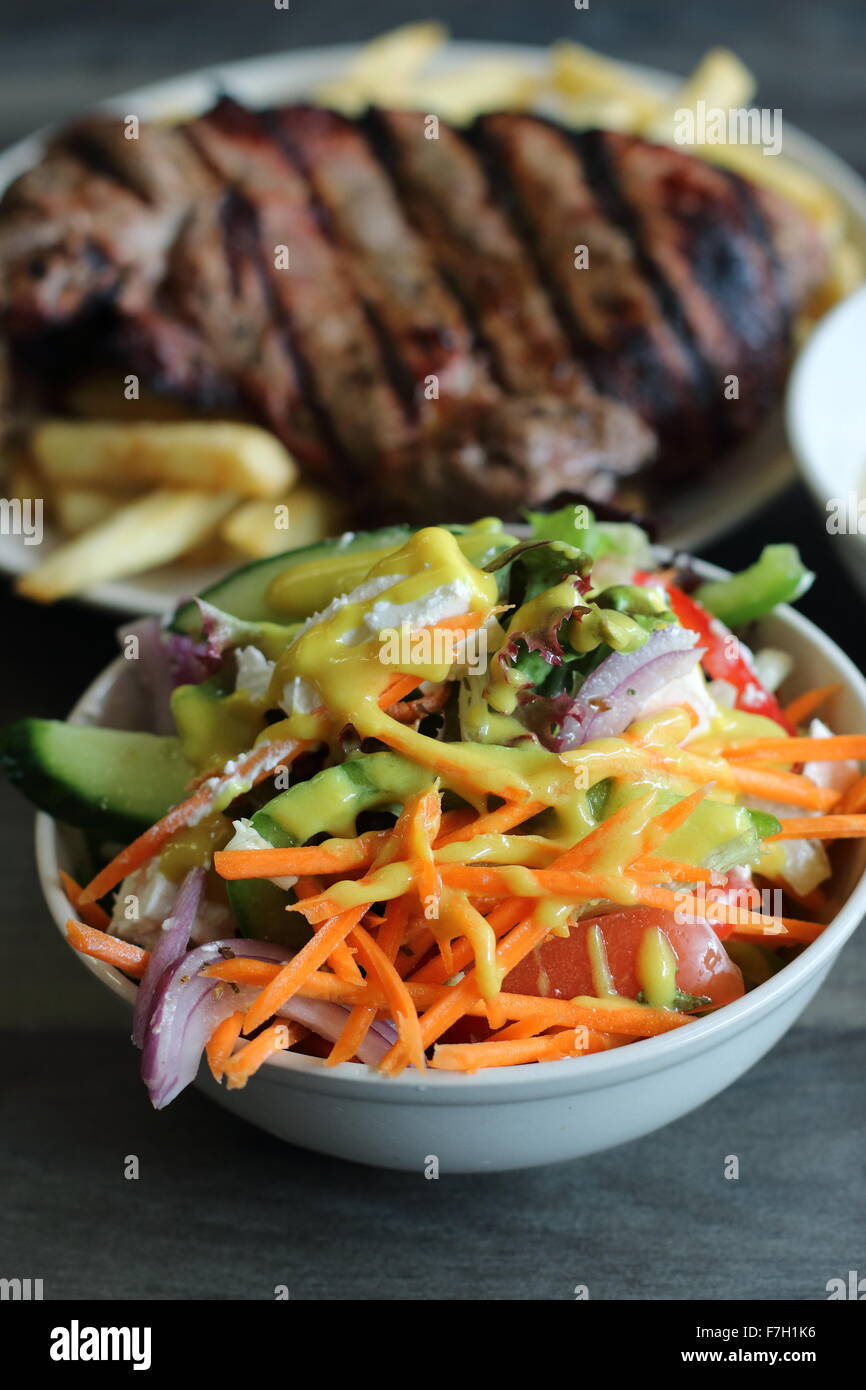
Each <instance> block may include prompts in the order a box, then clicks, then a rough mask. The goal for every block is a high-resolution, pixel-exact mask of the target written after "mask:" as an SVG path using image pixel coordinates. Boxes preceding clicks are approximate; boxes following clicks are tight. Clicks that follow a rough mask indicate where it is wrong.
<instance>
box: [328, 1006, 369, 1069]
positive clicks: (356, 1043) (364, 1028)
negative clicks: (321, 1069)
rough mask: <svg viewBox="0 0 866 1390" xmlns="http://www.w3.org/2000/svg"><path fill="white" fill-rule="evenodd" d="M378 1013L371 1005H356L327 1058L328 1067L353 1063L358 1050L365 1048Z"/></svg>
mask: <svg viewBox="0 0 866 1390" xmlns="http://www.w3.org/2000/svg"><path fill="white" fill-rule="evenodd" d="M376 1013H377V1010H376V1009H375V1008H373V1007H372V1006H371V1005H370V1004H355V1005H354V1006H353V1008H352V1011H351V1013H350V1014H349V1017H348V1018H347V1019H346V1022H345V1023H344V1024H343V1028H342V1031H341V1033H340V1036H339V1037H338V1039H337V1041H336V1042H335V1043H334V1045H333V1047H332V1048H331V1050H330V1052H329V1053H328V1055H327V1057H326V1058H325V1066H326V1067H338V1066H339V1065H340V1063H341V1062H349V1061H351V1059H352V1058H353V1057H354V1056H355V1053H356V1052H357V1051H358V1048H359V1047H362V1046H363V1043H364V1039H365V1038H366V1036H367V1034H368V1033H369V1031H370V1024H371V1023H372V1022H373V1020H374V1019H375V1017H376Z"/></svg>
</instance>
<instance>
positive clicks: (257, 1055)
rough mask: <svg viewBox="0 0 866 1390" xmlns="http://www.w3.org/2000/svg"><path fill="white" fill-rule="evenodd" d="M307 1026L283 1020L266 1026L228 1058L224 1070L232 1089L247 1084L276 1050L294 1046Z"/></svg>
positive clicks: (281, 1050) (284, 1049)
mask: <svg viewBox="0 0 866 1390" xmlns="http://www.w3.org/2000/svg"><path fill="white" fill-rule="evenodd" d="M306 1031H307V1030H306V1029H305V1028H299V1027H298V1026H297V1025H296V1024H293V1023H286V1022H285V1021H284V1020H281V1021H279V1022H276V1023H272V1024H271V1025H270V1027H269V1028H265V1029H264V1030H263V1031H262V1032H261V1033H259V1035H258V1037H255V1038H253V1040H252V1042H248V1043H247V1044H246V1045H245V1046H244V1047H242V1048H241V1049H240V1051H239V1052H235V1053H234V1054H233V1055H232V1056H231V1057H228V1058H227V1059H226V1062H225V1065H224V1068H223V1072H224V1075H225V1078H226V1085H227V1087H228V1089H229V1090H230V1091H235V1090H239V1089H240V1088H241V1087H242V1086H246V1084H247V1082H248V1081H249V1079H250V1077H251V1076H254V1075H255V1073H256V1072H257V1071H258V1069H259V1067H260V1066H261V1065H262V1063H263V1062H266V1061H267V1060H268V1058H269V1057H273V1055H274V1053H275V1052H285V1051H287V1049H288V1048H290V1047H294V1045H295V1043H296V1042H299V1041H300V1039H301V1038H302V1037H304V1036H305V1035H306Z"/></svg>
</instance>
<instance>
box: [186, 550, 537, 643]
mask: <svg viewBox="0 0 866 1390" xmlns="http://www.w3.org/2000/svg"><path fill="white" fill-rule="evenodd" d="M497 525H498V523H497ZM445 529H446V530H448V531H451V532H452V533H453V534H454V535H455V536H457V537H458V540H459V544H460V548H461V550H462V551H463V553H464V554H465V555H466V556H467V558H468V559H470V560H471V561H472V563H473V564H475V565H478V566H479V567H481V566H483V565H486V564H487V563H488V562H489V561H490V560H491V559H492V558H493V557H494V555H497V554H499V552H500V551H502V550H507V549H508V547H509V546H511V545H513V544H514V537H513V536H509V535H506V533H505V532H504V531H503V530H502V529H501V528H499V529H493V526H492V525H491V524H489V523H488V524H484V523H481V524H477V525H474V526H448V527H446V528H445ZM411 534H412V528H411V527H409V526H386V527H383V528H382V529H381V530H379V531H357V532H355V533H354V534H351V536H348V537H347V536H342V537H339V538H337V539H335V540H327V541H321V542H319V543H318V544H317V545H307V546H304V547H303V548H302V549H300V550H288V551H286V552H285V553H284V554H282V555H272V556H270V557H269V558H268V559H267V560H253V561H251V563H250V564H248V565H243V566H241V568H240V569H237V570H235V571H234V573H232V574H230V575H227V576H226V578H225V579H221V580H220V581H219V582H218V583H216V584H213V585H211V587H210V588H209V589H205V590H204V592H203V593H202V595H201V597H202V598H203V599H205V600H206V602H208V603H211V604H213V606H214V607H215V608H220V609H222V611H223V612H224V613H230V614H231V615H232V617H235V618H241V619H243V620H244V621H246V622H274V623H289V622H299V621H302V620H303V619H304V618H308V617H310V615H311V614H312V613H319V612H321V610H322V609H323V608H325V607H327V605H328V604H329V603H330V601H331V599H332V598H334V597H335V595H337V594H342V593H346V592H348V591H349V590H350V589H353V588H354V587H355V586H356V585H357V584H358V583H360V581H361V580H362V579H363V578H364V575H365V574H366V573H367V571H368V570H369V569H370V567H371V566H372V565H373V564H375V562H376V560H377V559H379V558H381V556H382V555H383V554H386V553H388V552H389V551H394V550H399V548H400V546H402V545H405V543H406V541H407V540H408V539H409V537H410V535H411ZM282 575H286V583H285V584H284V585H280V589H281V594H280V599H279V603H277V604H275V603H274V602H272V595H270V594H269V592H268V591H269V590H270V588H271V585H272V584H273V582H274V581H275V580H277V579H279V578H280V576H282ZM171 627H172V630H173V631H175V632H187V633H191V634H193V635H195V634H197V633H198V632H199V630H200V627H201V618H200V614H199V610H198V608H197V607H196V605H195V604H194V603H192V602H190V603H185V604H183V605H182V606H181V607H180V608H179V609H178V611H177V613H176V614H175V616H174V619H173V621H172V623H171Z"/></svg>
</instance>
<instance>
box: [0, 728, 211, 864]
mask: <svg viewBox="0 0 866 1390" xmlns="http://www.w3.org/2000/svg"><path fill="white" fill-rule="evenodd" d="M0 769H2V771H3V772H5V774H6V776H7V777H8V778H9V780H10V782H12V783H14V785H15V786H17V787H20V789H21V791H23V793H24V795H25V796H26V797H28V799H29V800H30V801H32V802H33V804H34V805H35V806H38V807H39V809H40V810H41V811H47V812H48V814H49V815H51V816H54V817H56V819H57V820H60V821H65V822H66V823H67V824H68V825H77V826H81V827H82V828H83V829H87V830H95V831H98V832H99V833H101V834H103V835H106V836H109V837H110V838H112V839H114V838H117V839H119V840H131V839H134V838H135V836H136V835H138V834H140V833H141V831H142V830H145V829H146V828H147V827H148V826H149V825H152V824H153V822H154V821H156V820H159V818H160V817H161V816H163V815H165V813H166V811H167V810H168V809H169V807H170V806H174V805H176V804H177V802H179V801H182V800H183V798H184V795H185V788H186V786H187V784H188V782H189V781H190V779H191V778H192V776H193V770H192V768H191V767H190V765H189V763H188V762H187V761H186V759H185V758H184V756H183V752H182V749H181V745H180V740H179V739H177V738H164V737H162V736H160V735H157V734H142V733H128V732H126V731H124V730H120V729H96V728H91V727H90V726H89V725H86V724H66V723H64V722H63V720H59V719H21V720H19V721H18V722H17V723H16V724H10V725H9V726H8V727H7V728H6V729H4V730H3V731H2V732H0Z"/></svg>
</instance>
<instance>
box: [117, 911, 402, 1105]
mask: <svg viewBox="0 0 866 1390" xmlns="http://www.w3.org/2000/svg"><path fill="white" fill-rule="evenodd" d="M293 954H294V952H292V951H290V950H289V949H288V947H286V946H279V945H277V944H276V943H274V942H269V941H250V940H247V939H246V938H244V937H238V938H231V939H229V940H224V941H209V942H207V943H206V944H205V945H203V946H197V947H196V948H195V949H194V950H192V951H188V952H187V953H186V954H185V955H184V956H183V957H182V958H181V959H180V960H179V961H176V962H175V963H174V965H172V966H170V967H169V968H168V969H163V971H162V973H161V975H160V977H159V979H158V983H157V990H156V1001H155V1003H154V1006H153V1010H152V1012H151V1016H150V1022H149V1026H148V1028H147V1032H146V1037H145V1042H144V1047H143V1050H142V1058H141V1075H142V1079H143V1081H144V1084H145V1086H146V1087H147V1091H148V1094H149V1096H150V1099H151V1102H152V1104H153V1106H154V1108H155V1109H156V1110H161V1109H163V1108H164V1107H165V1106H166V1105H168V1104H169V1103H170V1102H171V1101H172V1100H174V1099H175V1097H176V1096H178V1095H179V1094H180V1092H181V1091H182V1090H184V1088H185V1087H187V1086H188V1085H189V1084H190V1083H191V1082H192V1081H194V1080H195V1077H196V1074H197V1072H198V1069H199V1065H200V1063H201V1057H202V1052H203V1051H204V1047H205V1044H206V1043H207V1041H208V1039H209V1038H210V1036H211V1034H212V1033H213V1031H214V1029H215V1028H216V1026H217V1024H218V1023H220V1022H221V1021H222V1019H224V1018H227V1017H228V1015H229V1014H232V1013H234V1012H235V1010H236V1009H246V1008H248V1007H249V1005H250V1004H251V1003H252V1001H253V999H254V998H255V991H253V990H251V989H238V988H236V987H234V986H232V985H231V984H228V983H226V982H225V981H223V980H216V979H213V978H209V977H208V976H202V975H200V974H199V971H201V970H203V969H204V967H205V966H206V965H212V964H213V963H214V962H215V961H217V960H219V959H221V958H225V957H228V956H244V957H247V958H249V959H252V960H271V961H287V960H291V958H292V955H293ZM279 1015H280V1017H283V1018H290V1019H293V1020H294V1021H296V1022H298V1023H301V1024H303V1025H304V1026H305V1027H307V1028H309V1029H311V1031H312V1032H314V1033H317V1034H318V1035H319V1036H320V1037H323V1038H326V1039H328V1040H329V1041H331V1042H334V1041H336V1039H337V1038H338V1037H339V1035H340V1033H341V1032H342V1029H343V1026H344V1024H345V1022H346V1019H347V1018H348V1016H349V1010H348V1009H347V1008H344V1006H343V1005H342V1004H333V1003H330V1002H329V1001H327V1000H324V999H305V998H303V997H302V996H300V995H296V996H295V998H294V999H290V1000H289V1002H288V1003H287V1004H285V1005H284V1006H283V1008H282V1009H280V1010H279ZM396 1039H397V1031H396V1029H395V1028H394V1027H393V1025H392V1024H391V1023H388V1022H386V1021H379V1020H375V1021H374V1022H373V1024H372V1025H371V1028H370V1031H369V1033H368V1034H367V1037H366V1039H365V1041H364V1043H363V1044H362V1046H361V1048H360V1049H359V1051H358V1056H359V1057H360V1059H361V1061H362V1062H367V1063H369V1064H371V1065H375V1063H376V1062H378V1061H379V1060H380V1058H381V1057H382V1056H384V1054H385V1053H386V1052H387V1051H388V1049H389V1048H390V1047H391V1046H393V1044H394V1042H396Z"/></svg>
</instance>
